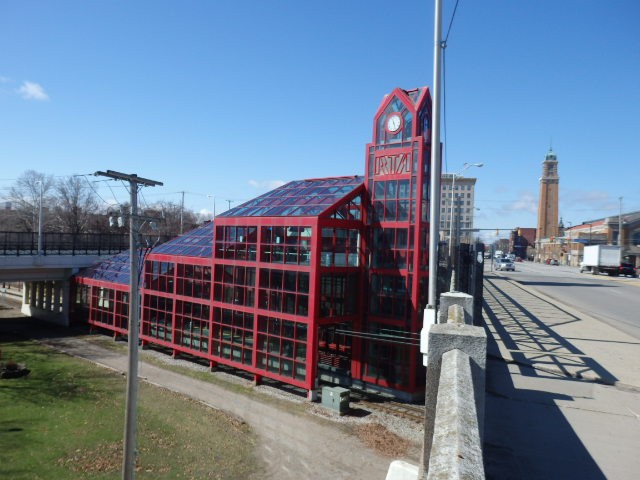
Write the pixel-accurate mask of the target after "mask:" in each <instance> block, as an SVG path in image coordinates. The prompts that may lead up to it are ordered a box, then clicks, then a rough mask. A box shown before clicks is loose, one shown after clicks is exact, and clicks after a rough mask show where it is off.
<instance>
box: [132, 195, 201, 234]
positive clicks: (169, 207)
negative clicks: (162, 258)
mask: <svg viewBox="0 0 640 480" xmlns="http://www.w3.org/2000/svg"><path fill="white" fill-rule="evenodd" d="M144 215H146V216H148V217H155V218H159V219H160V220H158V221H157V222H156V225H155V227H156V228H157V229H156V230H155V232H156V233H157V234H159V235H163V236H167V237H175V236H177V235H180V233H186V232H188V231H189V230H192V229H194V228H195V227H196V226H197V225H198V219H197V216H196V214H195V213H194V212H193V211H192V210H189V209H185V208H183V207H182V206H180V205H178V204H176V203H174V202H170V201H168V202H165V201H161V202H158V203H156V204H155V205H153V206H152V207H149V208H146V209H144ZM143 229H144V231H145V233H149V232H150V224H149V223H147V224H146V225H144V226H143Z"/></svg>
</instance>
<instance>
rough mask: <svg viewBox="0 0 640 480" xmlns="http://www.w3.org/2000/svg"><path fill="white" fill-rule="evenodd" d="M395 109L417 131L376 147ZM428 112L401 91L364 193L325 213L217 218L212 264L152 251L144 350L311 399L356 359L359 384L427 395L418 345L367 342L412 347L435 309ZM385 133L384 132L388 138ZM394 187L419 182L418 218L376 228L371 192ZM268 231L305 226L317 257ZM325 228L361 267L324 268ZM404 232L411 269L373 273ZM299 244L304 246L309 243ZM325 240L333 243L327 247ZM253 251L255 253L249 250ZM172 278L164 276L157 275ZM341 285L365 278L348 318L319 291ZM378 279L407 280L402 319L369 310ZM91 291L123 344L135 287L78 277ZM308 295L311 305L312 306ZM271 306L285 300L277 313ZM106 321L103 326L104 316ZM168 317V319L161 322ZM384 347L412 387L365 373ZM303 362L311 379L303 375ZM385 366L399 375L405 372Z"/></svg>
mask: <svg viewBox="0 0 640 480" xmlns="http://www.w3.org/2000/svg"><path fill="white" fill-rule="evenodd" d="M392 102H396V104H395V105H400V104H401V105H402V109H403V110H402V112H403V114H404V115H405V118H403V121H402V122H401V128H400V131H401V132H402V131H404V130H405V123H406V124H407V126H408V125H409V123H407V122H408V120H407V119H409V121H410V122H411V123H410V125H411V131H406V132H405V134H403V135H404V136H403V141H404V143H401V144H399V145H395V146H394V147H393V148H387V145H385V144H384V142H383V143H381V144H379V143H376V141H377V140H379V139H380V138H381V135H387V136H389V135H392V133H390V132H388V131H386V128H385V123H386V117H387V116H388V115H392V114H396V113H395V112H393V111H390V110H389V106H390V105H391V103H392ZM398 102H399V103H398ZM430 109H431V99H430V95H429V91H428V89H426V88H424V89H420V90H417V91H414V92H413V97H412V98H410V96H409V94H408V93H407V92H405V91H404V90H401V89H395V90H394V91H393V92H392V93H391V94H390V95H388V96H387V97H385V99H384V100H383V102H382V104H381V105H380V107H379V108H378V111H377V113H376V115H375V118H374V131H373V139H374V141H373V142H372V143H369V144H368V145H367V154H366V176H365V182H364V185H363V186H361V187H357V188H356V189H355V190H354V191H352V192H351V193H350V194H348V195H347V196H345V197H344V198H342V199H341V200H339V201H337V202H336V203H334V204H333V205H332V206H331V207H329V208H328V209H327V210H325V212H322V213H321V214H319V215H317V216H308V217H296V216H293V217H259V216H254V217H251V216H248V217H240V216H238V217H234V216H218V217H217V218H216V220H215V234H214V239H213V240H214V244H213V246H214V248H213V253H212V255H211V257H209V258H201V257H188V256H180V255H168V254H159V253H150V254H149V255H148V257H147V258H146V259H145V262H144V269H143V278H144V282H143V284H142V288H141V296H142V301H141V326H140V329H141V332H140V338H141V340H142V343H143V345H157V346H160V347H164V348H167V349H170V350H171V351H172V353H173V354H174V355H177V354H188V355H192V356H195V357H199V358H203V359H207V360H208V361H209V364H210V366H211V367H212V368H213V367H215V366H216V365H218V364H222V365H227V366H230V367H234V368H238V369H242V370H244V371H247V372H250V373H252V374H253V375H254V378H255V380H256V382H259V381H260V380H261V378H263V377H267V378H272V379H274V380H277V381H281V382H284V383H287V384H291V385H295V386H297V387H300V388H304V389H307V390H312V389H314V388H317V386H318V378H319V370H318V368H319V367H318V364H319V363H321V364H327V363H332V362H333V363H335V364H338V363H339V364H340V365H342V366H344V365H343V364H344V362H343V361H341V360H340V359H339V358H338V356H339V357H340V358H342V359H343V360H344V359H348V358H349V357H350V362H349V368H350V370H349V371H348V372H347V373H348V374H349V375H350V376H351V378H352V379H353V380H354V381H356V382H358V381H359V382H362V383H365V384H373V385H377V386H378V387H381V388H386V389H390V390H395V391H399V392H405V393H408V394H410V395H412V394H419V393H420V392H421V391H422V390H423V389H424V369H423V367H422V365H421V361H420V355H419V352H418V346H417V345H415V343H414V344H413V345H406V344H405V345H402V346H398V345H401V344H402V343H403V342H399V343H398V344H397V345H395V346H394V345H391V346H384V347H382V346H381V345H384V344H385V342H387V340H385V339H383V338H379V339H376V338H375V336H374V337H371V336H366V335H364V336H363V335H360V334H361V333H370V329H371V328H372V326H373V325H374V324H375V325H378V326H379V327H381V328H382V327H384V328H387V327H388V328H391V329H394V328H395V329H396V330H397V331H402V332H404V333H406V335H404V336H405V338H406V337H409V336H411V335H410V334H414V336H415V334H417V333H419V332H420V329H421V328H422V309H423V308H424V307H425V303H426V289H427V279H428V275H429V272H428V271H427V268H428V248H427V246H428V235H427V234H428V228H429V224H428V221H427V220H428V218H427V217H428V209H429V204H428V201H429V193H428V184H429V157H430V143H429V138H428V134H429V129H428V125H429V123H430V114H431V111H430ZM423 117H424V118H426V123H423V122H422V121H421V119H422V118H423ZM380 129H384V130H385V132H384V134H383V133H382V132H381V131H380ZM423 129H424V130H425V131H424V132H423ZM372 162H373V163H372ZM407 162H408V163H407ZM397 180H403V181H406V180H409V181H410V182H409V185H410V187H409V192H411V193H410V194H409V195H408V196H407V197H406V198H404V199H401V200H402V201H405V200H406V201H408V205H409V211H410V212H413V213H409V215H408V218H406V219H404V218H403V219H398V218H393V219H392V220H391V221H388V220H387V219H386V218H382V219H380V218H377V217H376V216H375V215H374V214H373V212H374V209H375V208H376V204H375V202H377V201H378V200H379V199H378V197H377V196H376V193H375V192H374V191H373V189H374V188H375V185H376V183H377V182H378V181H384V182H388V181H397ZM423 186H426V187H425V188H423ZM356 197H360V202H359V207H358V208H359V209H360V211H359V214H358V215H357V216H356V218H354V219H345V218H337V216H335V215H332V213H333V212H335V210H336V209H337V208H338V207H340V206H341V205H343V204H344V203H345V202H349V201H351V200H353V199H354V198H356ZM385 201H386V200H385ZM394 202H395V200H394ZM398 202H400V200H398ZM385 205H386V204H385ZM397 205H400V203H397V204H394V206H393V208H397ZM385 208H386V207H385ZM249 227H251V228H255V230H251V235H254V234H255V238H252V239H248V238H240V237H241V236H236V237H234V238H226V236H227V235H231V233H229V232H232V231H233V230H232V229H238V228H244V229H245V230H242V231H244V232H245V233H246V232H249V230H248V228H249ZM267 227H272V228H282V229H284V230H287V229H291V228H294V229H295V228H298V232H304V234H305V235H306V234H308V232H307V231H306V230H302V228H303V227H304V228H305V229H308V228H310V229H311V236H310V237H309V238H306V237H305V242H306V243H305V244H304V251H305V255H306V249H308V253H309V257H308V258H309V260H308V262H306V260H305V261H304V262H301V261H300V258H301V257H302V254H303V249H302V247H301V245H302V244H301V243H300V244H297V245H295V246H291V248H292V250H285V248H284V247H283V248H281V249H278V248H275V247H277V243H274V239H273V238H272V239H271V241H269V239H268V238H266V237H267V236H268V235H269V234H268V230H265V229H267ZM323 229H340V230H342V233H343V234H344V231H347V232H351V233H349V235H351V234H353V232H357V235H358V239H359V240H360V245H358V251H357V252H356V253H355V254H354V255H355V257H354V258H357V262H356V265H351V266H348V265H346V264H341V265H336V264H333V263H332V264H331V265H324V264H323V261H324V260H323V256H322V255H321V253H322V250H321V249H323V248H325V247H323V244H322V242H323ZM391 229H397V230H391ZM400 230H402V231H406V232H411V238H410V239H408V242H407V244H406V245H405V246H404V247H402V248H395V247H397V245H394V250H393V253H394V254H397V255H399V258H405V259H406V264H403V265H402V266H401V268H397V267H393V268H388V266H379V265H378V266H376V265H372V263H371V262H372V256H375V255H376V251H375V248H374V247H375V244H374V241H373V236H374V234H375V233H376V232H384V233H385V234H387V233H388V232H391V233H392V234H393V235H396V233H394V232H396V231H400ZM325 231H327V232H328V231H329V230H325ZM298 234H299V235H300V236H302V233H298ZM336 235H337V233H336ZM397 235H400V234H397ZM300 238H302V237H300ZM327 238H328V237H324V241H325V242H326V241H327ZM394 238H395V237H394ZM334 241H336V240H335V238H334ZM300 242H302V240H300ZM254 243H255V246H254V249H253V250H252V251H251V250H250V248H249V247H248V246H252V245H254ZM268 250H271V252H268ZM276 251H281V252H284V253H283V254H287V253H286V252H289V251H290V252H292V253H291V255H294V256H297V258H298V260H297V261H296V262H294V263H287V261H286V260H283V261H282V262H273V261H267V260H268V259H267V258H266V257H264V258H263V256H262V255H263V253H264V254H267V252H268V254H269V255H275V254H276ZM293 258H295V257H293ZM305 258H306V257H305ZM171 266H172V267H173V268H172V269H171V268H170V267H171ZM154 267H158V271H157V272H154V270H153V268H154ZM225 267H226V268H225ZM165 268H167V270H166V271H160V270H161V269H165ZM251 269H254V270H251ZM178 270H181V271H183V272H191V273H189V275H194V276H195V272H197V275H198V276H199V277H198V278H193V279H191V278H189V279H188V280H189V281H188V282H187V279H185V277H184V276H179V275H178ZM247 272H252V273H250V275H249V276H250V277H251V276H252V278H253V280H252V282H253V283H251V280H249V283H245V282H247V281H248V280H246V278H247V276H246V275H247ZM236 274H238V278H242V279H243V280H239V282H241V283H237V281H236V280H235V278H236ZM240 274H241V275H240ZM332 275H333V276H336V278H338V280H336V281H337V282H338V281H342V282H343V283H344V284H348V283H349V281H350V279H351V278H356V281H355V285H356V289H357V302H356V304H357V308H356V309H355V311H348V312H346V313H344V312H343V313H342V314H341V315H332V314H331V313H329V314H327V311H326V309H327V308H328V307H327V305H331V303H330V301H327V299H326V298H323V292H322V282H323V279H324V281H325V283H327V284H331V282H332V281H333V280H331V279H330V277H331V276H332ZM374 276H379V277H385V276H389V277H391V276H392V277H393V278H396V279H401V280H397V281H401V282H404V288H406V292H407V295H406V297H403V299H401V300H400V301H403V302H404V301H406V309H405V310H404V314H402V315H395V316H393V315H391V316H390V315H388V314H381V313H380V312H376V311H373V310H372V308H374V307H372V306H375V305H376V302H377V301H378V299H377V298H376V295H373V294H372V293H371V292H370V287H371V285H372V282H374V280H375V279H374ZM285 277H286V278H289V279H291V278H295V279H296V280H295V285H296V286H295V289H293V290H291V289H290V288H289V289H288V290H287V287H286V286H285V283H282V284H281V288H280V287H278V285H276V284H275V283H274V284H272V282H276V281H277V280H278V279H279V278H285ZM305 278H308V293H307V292H306V291H305V289H306V288H307V286H306V285H307V281H302V280H303V279H305ZM274 279H275V280H274ZM282 281H283V282H284V280H282ZM180 282H182V283H180ZM265 282H266V283H267V284H265ZM300 282H302V283H300ZM408 282H410V283H408ZM182 284H184V286H186V285H187V284H188V285H189V286H190V288H191V294H188V292H181V293H178V290H177V289H178V286H179V285H182ZM303 284H304V285H303ZM274 285H275V287H274ZM83 286H84V287H83ZM87 287H89V288H90V292H91V293H90V295H91V302H90V304H89V305H88V307H89V318H88V323H89V324H90V325H92V326H96V327H100V328H104V329H107V330H111V331H113V332H114V334H116V335H126V334H127V328H126V327H127V325H126V323H127V322H126V305H125V304H123V302H122V299H123V298H125V297H123V295H126V294H127V293H128V285H121V284H115V283H111V282H105V281H102V280H94V279H90V278H82V277H78V278H76V288H77V289H78V288H80V289H81V288H85V289H86V288H87ZM100 289H103V290H100ZM105 290H106V291H109V290H111V291H112V292H113V298H114V299H120V301H116V302H109V303H108V304H107V305H108V309H106V310H105V308H104V304H105V303H104V301H102V306H101V305H100V303H101V302H100V298H99V296H98V292H100V291H105ZM196 292H197V294H196ZM409 292H410V293H409ZM185 293H187V294H185ZM395 293H396V294H397V292H395ZM230 295H231V296H230ZM232 297H233V298H232ZM284 297H286V298H287V300H288V301H289V303H288V304H287V305H294V306H292V307H291V309H290V311H288V312H287V311H285V308H286V307H285V302H284V300H282V299H283V298H284ZM304 297H306V298H307V303H306V308H304V302H303V300H304ZM272 298H276V300H277V299H278V298H280V300H277V301H276V303H273V304H272V303H270V302H271V299H272ZM278 301H281V302H282V308H281V311H274V309H273V308H269V307H270V306H272V305H276V304H278V303H277V302H278ZM261 302H262V304H261ZM291 302H293V303H291ZM77 303H81V302H77ZM112 303H113V305H112ZM179 306H180V307H181V309H180V308H179ZM394 308H395V307H394ZM323 309H324V310H323ZM98 312H101V314H102V316H99V315H97V313H98ZM107 314H111V315H113V318H114V322H109V321H107V322H105V321H103V317H104V315H107ZM123 318H124V323H123V322H122V319H123ZM163 318H164V319H165V320H166V321H165V320H163V321H162V322H160V320H161V319H163ZM251 319H252V321H251ZM229 321H230V323H228V322H229ZM225 322H227V323H225ZM187 325H189V329H188V330H187V329H186V326H187ZM194 325H195V327H194ZM345 326H346V327H345ZM294 327H295V328H294ZM305 327H306V339H304V341H303V339H302V338H298V334H300V335H302V334H303V333H304V331H305ZM334 327H338V328H337V331H339V332H341V333H337V334H335V335H334V334H333V330H332V329H333V328H334ZM292 328H294V329H292ZM344 328H351V330H352V331H353V335H349V333H348V332H346V333H345V332H344V331H343V329H344ZM169 329H170V330H169ZM326 329H329V330H326ZM276 330H277V331H276ZM294 330H295V331H294ZM325 330H326V332H330V333H331V335H332V338H333V339H334V341H333V342H331V341H327V339H326V338H324V337H323V338H320V337H319V335H321V334H322V333H323V332H325ZM374 333H375V332H374ZM336 338H337V339H338V340H335V339H336ZM329 340H331V339H329ZM305 343H306V344H305ZM404 343H406V342H404ZM375 348H382V349H385V348H388V349H389V350H390V351H392V352H396V353H397V354H399V355H400V356H401V358H402V359H403V365H400V366H399V367H400V371H402V370H403V369H404V370H405V372H406V373H405V374H404V377H405V380H403V381H399V380H398V378H396V377H394V376H393V375H380V374H379V373H378V374H376V375H373V374H371V371H372V370H371V369H372V368H374V369H375V368H377V366H376V365H368V364H367V362H368V357H367V356H368V355H369V353H368V351H369V350H370V349H375ZM371 351H373V350H371ZM299 354H300V355H303V357H302V356H299ZM334 355H335V356H334ZM301 358H304V361H301ZM369 360H371V358H369ZM390 360H394V361H395V360H397V359H393V358H392V359H390ZM270 362H271V363H270ZM336 362H337V363H336ZM303 363H304V376H302V375H301V372H302V368H303V367H302V365H303ZM285 367H287V368H285ZM387 367H389V368H393V367H396V368H397V367H398V365H388V366H387ZM370 370H371V371H370ZM378 372H379V370H378Z"/></svg>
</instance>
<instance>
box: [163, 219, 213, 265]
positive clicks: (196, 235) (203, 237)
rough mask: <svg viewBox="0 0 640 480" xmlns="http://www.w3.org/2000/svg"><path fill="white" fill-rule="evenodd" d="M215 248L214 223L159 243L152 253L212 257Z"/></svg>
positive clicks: (208, 223)
mask: <svg viewBox="0 0 640 480" xmlns="http://www.w3.org/2000/svg"><path fill="white" fill-rule="evenodd" d="M212 249H213V223H212V222H207V223H205V224H204V225H202V226H200V227H198V228H195V229H193V230H191V231H190V232H187V233H185V234H184V235H180V236H179V237H176V238H174V239H172V240H169V241H168V242H165V243H163V244H162V245H159V246H158V247H156V248H154V249H153V250H152V253H163V254H171V255H184V256H187V257H201V258H209V257H211V252H212Z"/></svg>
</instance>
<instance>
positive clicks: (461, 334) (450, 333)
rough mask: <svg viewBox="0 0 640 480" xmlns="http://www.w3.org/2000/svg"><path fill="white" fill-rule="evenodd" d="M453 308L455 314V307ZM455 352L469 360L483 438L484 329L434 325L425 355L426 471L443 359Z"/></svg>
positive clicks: (485, 342)
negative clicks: (443, 356) (426, 361)
mask: <svg viewBox="0 0 640 480" xmlns="http://www.w3.org/2000/svg"><path fill="white" fill-rule="evenodd" d="M452 308H453V309H454V311H455V309H456V307H455V306H454V307H452ZM458 308H460V307H458ZM454 349H457V350H461V351H462V352H464V353H466V354H467V355H469V357H471V362H472V363H471V365H472V367H471V369H472V372H473V377H474V395H475V399H476V405H477V408H478V410H477V415H478V425H479V429H480V438H482V436H483V432H484V371H485V369H486V359H487V335H486V333H485V331H484V329H483V328H481V327H474V326H471V325H466V324H452V323H441V324H436V325H433V326H432V327H431V329H430V330H429V350H428V352H427V357H428V367H427V385H426V393H425V397H426V398H425V425H424V444H423V461H422V465H423V466H424V467H425V468H427V467H428V465H429V458H430V455H431V446H432V442H433V432H434V426H435V413H436V403H437V398H438V384H439V382H440V369H441V364H442V355H443V354H444V353H446V352H448V351H450V350H454Z"/></svg>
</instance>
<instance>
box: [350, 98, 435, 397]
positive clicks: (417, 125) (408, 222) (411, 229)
mask: <svg viewBox="0 0 640 480" xmlns="http://www.w3.org/2000/svg"><path fill="white" fill-rule="evenodd" d="M430 157H431V95H430V92H429V90H428V88H426V87H422V88H417V89H415V90H402V89H400V88H396V89H395V90H393V92H391V93H390V94H389V95H386V96H385V98H384V99H383V101H382V103H381V104H380V106H379V107H378V110H377V112H376V114H375V117H374V122H373V141H372V142H371V143H369V144H367V152H366V173H365V188H366V191H367V197H368V207H369V208H368V209H367V214H366V219H365V223H366V225H365V232H366V233H365V236H364V240H365V241H364V251H365V255H366V266H367V268H366V271H365V277H366V279H365V281H366V282H367V283H368V289H367V290H368V297H367V299H366V305H365V306H364V316H363V319H362V325H361V331H362V332H364V333H365V335H364V337H365V338H366V340H364V341H363V343H362V349H363V352H362V356H361V358H362V359H363V361H362V364H361V365H360V368H361V369H362V371H361V377H360V378H362V379H363V380H365V381H366V382H367V383H374V384H377V385H380V386H381V387H388V388H393V389H394V390H396V391H403V390H404V391H409V392H416V391H418V390H420V388H422V387H423V386H424V381H425V375H424V368H423V367H422V363H421V361H420V358H421V356H420V355H419V347H418V345H416V342H410V341H408V340H407V339H411V338H417V334H419V332H420V330H421V328H422V310H423V309H424V308H425V306H426V303H427V293H428V276H429V271H428V267H429V258H428V257H429V248H428V245H429V238H428V236H429V235H428V234H429V201H430V192H429V186H430Z"/></svg>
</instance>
